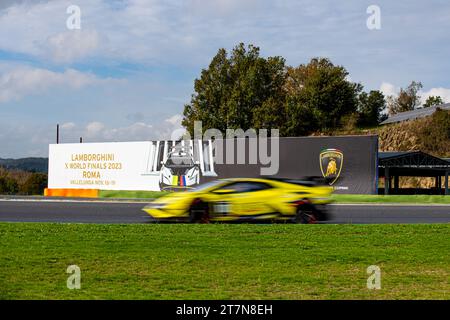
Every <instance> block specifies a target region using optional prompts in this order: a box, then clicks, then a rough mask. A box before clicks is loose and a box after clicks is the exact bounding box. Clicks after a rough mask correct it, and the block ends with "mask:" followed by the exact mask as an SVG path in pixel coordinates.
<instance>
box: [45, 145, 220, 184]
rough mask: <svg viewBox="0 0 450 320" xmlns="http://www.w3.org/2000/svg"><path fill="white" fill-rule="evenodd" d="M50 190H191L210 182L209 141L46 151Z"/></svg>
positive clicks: (57, 147)
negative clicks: (201, 182)
mask: <svg viewBox="0 0 450 320" xmlns="http://www.w3.org/2000/svg"><path fill="white" fill-rule="evenodd" d="M48 175H49V176H48V187H49V188H50V189H100V190H148V191H159V190H161V189H164V190H165V189H180V188H183V189H184V188H191V187H193V186H195V185H197V184H199V183H200V179H201V177H202V176H209V177H215V176H217V174H216V173H215V172H214V162H213V158H212V147H211V141H197V142H196V143H194V141H193V140H189V141H180V142H177V143H176V142H174V141H145V142H112V143H68V144H51V145H50V146H49V168H48Z"/></svg>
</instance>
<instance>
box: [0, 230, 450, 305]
mask: <svg viewBox="0 0 450 320" xmlns="http://www.w3.org/2000/svg"><path fill="white" fill-rule="evenodd" d="M449 239H450V225H449V224H441V225H245V224H243V225H226V224H225V225H224V224H212V225H186V224H178V225H174V224H171V225H167V224H147V225H145V224H144V225H89V224H84V225H83V224H50V223H49V224H45V223H0V299H449V298H450V284H449V283H450V282H449V280H450V279H449V278H450V265H449V261H450V251H449V244H450V243H449ZM72 264H76V265H78V266H79V267H80V268H81V277H82V278H81V289H80V290H69V289H67V288H66V280H67V277H68V274H66V268H67V266H69V265H72ZM369 265H378V266H379V267H380V268H381V275H382V280H381V281H382V282H381V285H382V289H381V290H368V289H367V288H366V281H367V277H368V275H367V273H366V268H367V267H368V266H369Z"/></svg>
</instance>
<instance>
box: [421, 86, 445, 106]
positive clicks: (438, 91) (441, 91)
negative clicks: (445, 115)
mask: <svg viewBox="0 0 450 320" xmlns="http://www.w3.org/2000/svg"><path fill="white" fill-rule="evenodd" d="M429 96H440V97H441V98H442V100H443V101H444V103H448V102H450V89H447V88H431V89H430V90H428V91H424V92H421V98H422V103H425V101H426V100H427V99H428V97H429Z"/></svg>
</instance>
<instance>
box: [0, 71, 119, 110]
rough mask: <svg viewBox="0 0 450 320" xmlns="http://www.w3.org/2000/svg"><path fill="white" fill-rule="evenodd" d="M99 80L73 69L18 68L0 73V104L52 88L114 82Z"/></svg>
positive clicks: (75, 87) (78, 87)
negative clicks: (58, 70) (61, 70)
mask: <svg viewBox="0 0 450 320" xmlns="http://www.w3.org/2000/svg"><path fill="white" fill-rule="evenodd" d="M115 81H118V80H113V79H110V78H107V79H100V78H98V77H96V76H95V75H93V74H90V73H83V72H80V71H77V70H74V69H67V70H66V71H64V72H54V71H50V70H46V69H41V68H31V67H24V66H18V67H15V68H13V69H10V70H7V71H5V72H3V73H0V103H2V102H8V101H11V100H19V99H21V98H22V97H24V96H27V95H33V94H39V93H42V92H45V91H47V90H49V89H50V88H54V87H66V88H71V89H80V88H82V87H85V86H91V85H99V84H102V83H108V82H115Z"/></svg>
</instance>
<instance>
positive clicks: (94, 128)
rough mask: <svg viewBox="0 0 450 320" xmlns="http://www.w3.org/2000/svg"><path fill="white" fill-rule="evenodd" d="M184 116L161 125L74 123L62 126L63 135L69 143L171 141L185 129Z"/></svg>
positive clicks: (98, 122)
mask: <svg viewBox="0 0 450 320" xmlns="http://www.w3.org/2000/svg"><path fill="white" fill-rule="evenodd" d="M181 120H182V116H181V115H179V114H175V115H173V116H171V117H169V118H167V119H165V120H164V121H161V122H159V123H146V122H143V121H138V122H134V123H132V124H131V125H127V126H120V127H111V126H108V125H106V124H105V123H103V122H100V121H92V122H89V123H88V124H86V125H85V126H82V125H76V124H75V123H73V122H69V123H65V124H63V125H62V126H61V129H63V130H64V131H62V132H61V133H62V135H63V136H64V137H65V139H67V141H66V142H68V141H76V140H77V139H78V137H83V140H84V141H85V142H108V141H145V140H169V139H174V138H179V137H180V136H181V135H182V134H183V133H184V129H183V127H182V126H181Z"/></svg>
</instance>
